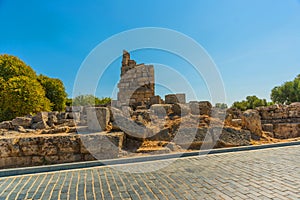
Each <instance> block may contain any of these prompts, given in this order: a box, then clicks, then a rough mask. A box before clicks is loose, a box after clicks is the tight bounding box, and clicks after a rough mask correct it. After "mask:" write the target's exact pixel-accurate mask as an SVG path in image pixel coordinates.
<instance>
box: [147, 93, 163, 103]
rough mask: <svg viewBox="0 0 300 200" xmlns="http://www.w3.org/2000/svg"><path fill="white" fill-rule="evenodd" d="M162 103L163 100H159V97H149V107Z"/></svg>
mask: <svg viewBox="0 0 300 200" xmlns="http://www.w3.org/2000/svg"><path fill="white" fill-rule="evenodd" d="M162 103H163V100H162V99H161V98H160V96H159V95H156V96H153V97H150V105H153V104H162Z"/></svg>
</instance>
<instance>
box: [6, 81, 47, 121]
mask: <svg viewBox="0 0 300 200" xmlns="http://www.w3.org/2000/svg"><path fill="white" fill-rule="evenodd" d="M0 88H1V92H0V96H1V100H0V101H1V103H0V105H1V109H0V121H3V120H9V119H13V118H15V117H17V116H24V115H27V114H33V113H36V112H39V111H50V106H51V103H50V101H49V99H47V98H46V97H45V91H44V89H43V87H42V86H41V84H40V83H39V82H38V81H37V80H36V79H31V78H29V77H27V76H17V77H13V78H10V79H9V80H8V81H7V82H1V86H0Z"/></svg>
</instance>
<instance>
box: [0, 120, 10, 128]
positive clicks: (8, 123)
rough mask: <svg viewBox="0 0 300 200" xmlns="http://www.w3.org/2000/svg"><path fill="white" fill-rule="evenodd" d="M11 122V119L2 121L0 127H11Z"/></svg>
mask: <svg viewBox="0 0 300 200" xmlns="http://www.w3.org/2000/svg"><path fill="white" fill-rule="evenodd" d="M12 128H13V126H12V123H11V121H3V122H1V123H0V129H12Z"/></svg>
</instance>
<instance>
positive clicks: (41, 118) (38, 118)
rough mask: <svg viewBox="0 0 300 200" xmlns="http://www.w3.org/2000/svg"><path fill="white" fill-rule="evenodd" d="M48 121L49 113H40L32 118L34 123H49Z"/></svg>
mask: <svg viewBox="0 0 300 200" xmlns="http://www.w3.org/2000/svg"><path fill="white" fill-rule="evenodd" d="M47 121H48V112H38V113H37V114H36V115H35V116H33V117H32V123H38V122H47Z"/></svg>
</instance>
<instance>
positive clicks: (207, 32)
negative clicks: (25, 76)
mask: <svg viewBox="0 0 300 200" xmlns="http://www.w3.org/2000/svg"><path fill="white" fill-rule="evenodd" d="M0 18H1V31H0V53H1V54H2V53H7V54H12V55H16V56H18V57H20V58H21V59H22V60H24V61H25V62H26V63H27V64H28V65H30V66H31V67H32V68H33V69H34V70H35V71H36V72H37V73H42V74H45V75H48V76H50V77H57V78H60V79H61V80H62V81H63V82H64V84H65V86H66V89H67V92H68V94H69V95H72V89H73V83H74V80H75V77H76V74H77V71H78V69H79V67H80V65H81V63H82V62H83V60H84V59H85V58H86V56H87V55H88V54H89V53H90V52H91V50H93V49H94V48H95V47H96V46H97V45H98V44H99V43H100V42H102V41H104V40H106V39H107V38H109V37H111V36H112V35H114V34H117V33H119V32H122V31H126V30H129V29H133V28H140V27H163V28H169V29H173V30H176V31H179V32H181V33H183V34H186V35H187V36H189V37H191V38H193V39H194V40H196V41H197V42H198V43H199V44H201V45H202V46H203V47H204V48H205V49H206V51H207V52H208V53H209V55H210V56H211V57H212V59H213V60H214V62H215V63H216V65H217V67H218V70H219V71H220V73H221V76H222V79H223V81H224V86H225V90H226V94H227V103H228V104H231V103H232V102H233V101H236V100H242V99H244V98H245V97H246V96H247V95H254V94H255V95H257V96H259V97H260V98H267V99H269V96H270V91H271V89H272V88H273V87H274V86H276V85H280V84H282V83H283V82H284V81H288V80H292V79H293V78H294V77H295V76H296V75H297V74H300V1H299V0H206V1H205V0H190V1H183V0H172V1H171V0H164V1H162V0H152V1H140V0H139V1H138V0H132V1H121V0H120V1H109V0H107V1H106V0H102V1H100V0H99V1H96V0H94V1H93V0H87V1H79V0H74V1H58V0H57V1H47V2H46V1H37V0H31V1H22V0H14V1H11V0H0ZM124 49H126V45H125V46H124ZM122 50H123V49H120V55H121V53H122ZM132 57H133V59H135V60H137V62H145V63H163V64H167V65H168V66H170V67H173V66H174V68H176V69H177V70H178V71H179V73H181V72H186V74H187V75H186V76H187V77H186V79H188V80H191V83H192V84H194V85H193V88H194V89H195V90H196V92H197V93H198V95H197V97H198V98H199V99H200V100H205V99H208V100H209V93H208V91H207V89H206V88H205V83H204V82H203V81H202V80H200V79H201V77H200V78H199V80H197V81H198V82H197V81H196V80H193V79H195V78H194V77H193V76H192V75H190V77H189V75H188V74H189V73H188V72H189V70H188V69H189V67H188V66H185V63H184V61H180V59H172V56H170V55H165V54H160V53H159V52H157V51H156V52H151V51H149V50H146V51H140V52H133V53H132ZM168 59H169V60H168ZM119 67H120V59H119V60H116V61H115V62H114V63H113V64H112V65H111V67H110V68H109V69H108V70H107V74H106V76H105V77H104V78H103V81H100V83H99V90H97V95H98V96H109V95H111V90H112V88H113V86H114V85H115V83H116V82H117V81H118V79H119ZM191 74H192V73H191ZM166 79H167V80H168V79H169V81H170V84H173V85H174V87H175V88H176V84H178V88H179V89H178V91H175V92H184V91H181V90H180V87H179V86H180V83H178V82H176V81H173V80H172V78H168V77H166ZM195 81H196V82H195ZM157 90H158V91H157V92H158V93H159V94H160V93H164V92H167V91H165V90H163V89H159V87H158V89H157Z"/></svg>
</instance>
